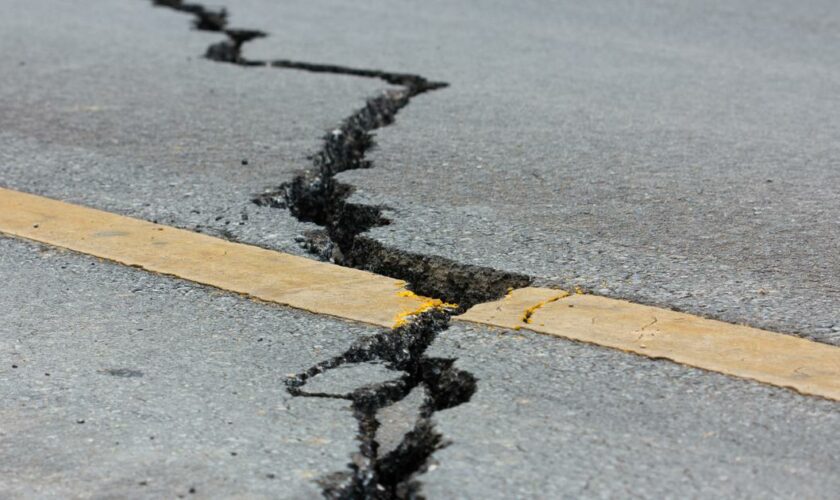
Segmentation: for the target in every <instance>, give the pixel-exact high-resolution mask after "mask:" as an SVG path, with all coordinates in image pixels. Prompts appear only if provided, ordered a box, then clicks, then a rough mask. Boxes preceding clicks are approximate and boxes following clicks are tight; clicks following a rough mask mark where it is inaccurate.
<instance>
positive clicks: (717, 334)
mask: <svg viewBox="0 0 840 500" xmlns="http://www.w3.org/2000/svg"><path fill="white" fill-rule="evenodd" d="M558 292H561V291H559V290H552V289H547V288H522V289H519V290H514V291H513V292H511V293H509V294H508V296H507V297H505V298H503V299H501V300H499V301H496V302H488V303H485V304H479V305H477V306H474V307H473V308H472V309H470V310H469V311H467V312H466V313H465V314H462V315H461V316H457V317H456V318H455V319H457V320H461V321H469V322H474V323H483V324H487V325H492V326H499V327H505V328H515V329H519V328H527V329H529V330H533V331H536V332H540V333H545V334H549V335H555V336H558V337H564V338H568V339H573V340H579V341H583V342H589V343H592V344H598V345H601V346H606V347H612V348H615V349H620V350H622V351H627V352H632V353H636V354H641V355H643V356H648V357H651V358H666V359H670V360H672V361H676V362H678V363H683V364H686V365H690V366H696V367H698V368H704V369H706V370H712V371H716V372H720V373H725V374H728V375H734V376H737V377H742V378H747V379H752V380H757V381H760V382H764V383H767V384H772V385H776V386H781V387H788V388H791V389H794V390H796V391H799V392H801V393H803V394H811V395H815V396H822V397H824V398H828V399H834V400H838V401H840V348H838V347H835V346H830V345H826V344H821V343H818V342H813V341H810V340H805V339H802V338H799V337H794V336H791V335H783V334H779V333H773V332H768V331H765V330H759V329H757V328H750V327H748V326H741V325H733V324H730V323H724V322H721V321H715V320H711V319H706V318H701V317H698V316H693V315H690V314H685V313H679V312H675V311H669V310H666V309H660V308H657V307H650V306H643V305H640V304H634V303H631V302H627V301H624V300H616V299H608V298H605V297H598V296H595V295H580V294H563V293H561V295H562V296H558ZM558 297H559V298H558ZM536 305H539V307H534V306H536ZM532 308H533V309H532ZM526 311H531V313H530V315H529V316H528V318H527V319H528V321H527V322H526V321H525V320H524V318H525V316H524V314H525V312H526Z"/></svg>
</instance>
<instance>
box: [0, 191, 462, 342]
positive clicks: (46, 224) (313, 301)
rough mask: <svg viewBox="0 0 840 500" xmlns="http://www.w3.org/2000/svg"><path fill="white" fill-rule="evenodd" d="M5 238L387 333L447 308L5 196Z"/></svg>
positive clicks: (308, 265) (85, 211) (269, 257)
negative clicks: (384, 329) (431, 311)
mask: <svg viewBox="0 0 840 500" xmlns="http://www.w3.org/2000/svg"><path fill="white" fill-rule="evenodd" d="M0 233H5V234H8V235H12V236H17V237H20V238H26V239H29V240H34V241H39V242H41V243H47V244H50V245H55V246H58V247H63V248H68V249H70V250H75V251H77V252H81V253H86V254H89V255H95V256H97V257H102V258H103V259H108V260H112V261H115V262H119V263H121V264H126V265H129V266H134V267H139V268H142V269H146V270H148V271H153V272H156V273H161V274H168V275H173V276H177V277H179V278H184V279H187V280H190V281H195V282H198V283H203V284H205V285H211V286H214V287H218V288H222V289H225V290H230V291H233V292H237V293H241V294H244V295H248V296H251V297H255V298H257V299H261V300H265V301H268V302H276V303H278V304H283V305H288V306H291V307H295V308H298V309H305V310H307V311H311V312H315V313H321V314H329V315H332V316H339V317H342V318H346V319H352V320H356V321H362V322H365V323H370V324H374V325H381V326H385V327H391V326H394V324H395V323H397V322H402V321H404V320H405V318H406V317H407V316H409V315H411V314H416V313H417V312H418V311H423V310H428V309H429V308H432V307H445V306H447V305H446V304H443V303H441V302H440V301H436V299H431V298H428V297H421V296H418V295H414V294H413V293H405V292H407V290H405V286H404V285H405V283H404V282H402V281H399V280H395V279H391V278H387V277H385V276H379V275H376V274H372V273H368V272H365V271H359V270H356V269H350V268H346V267H341V266H336V265H333V264H327V263H324V262H317V261H314V260H311V259H306V258H303V257H296V256H294V255H289V254H284V253H280V252H274V251H270V250H265V249H262V248H258V247H255V246H250V245H243V244H239V243H232V242H229V241H225V240H222V239H219V238H213V237H210V236H206V235H203V234H199V233H195V232H192V231H185V230H183V229H176V228H172V227H168V226H162V225H159V224H153V223H150V222H146V221H142V220H138V219H133V218H130V217H124V216H121V215H116V214H112V213H108V212H103V211H101V210H94V209H91V208H86V207H80V206H78V205H71V204H68V203H63V202H60V201H56V200H51V199H49V198H43V197H41V196H35V195H31V194H25V193H20V192H17V191H12V190H8V189H2V188H0Z"/></svg>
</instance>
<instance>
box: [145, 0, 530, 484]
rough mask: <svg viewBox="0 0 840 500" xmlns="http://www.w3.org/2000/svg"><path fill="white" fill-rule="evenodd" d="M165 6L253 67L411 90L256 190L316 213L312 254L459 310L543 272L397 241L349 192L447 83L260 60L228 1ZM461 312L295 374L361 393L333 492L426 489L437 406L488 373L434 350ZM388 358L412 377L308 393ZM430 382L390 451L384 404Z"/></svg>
mask: <svg viewBox="0 0 840 500" xmlns="http://www.w3.org/2000/svg"><path fill="white" fill-rule="evenodd" d="M151 1H152V4H153V5H156V6H161V7H168V8H171V9H174V10H177V11H181V12H185V13H188V14H192V15H193V16H194V20H193V25H194V27H195V28H196V29H198V30H203V31H212V32H218V33H223V34H225V35H226V37H227V38H226V39H225V40H223V41H221V42H217V43H214V44H212V45H210V46H209V47H208V48H207V51H206V53H205V57H206V58H208V59H210V60H213V61H216V62H223V63H231V64H236V65H239V66H242V67H272V68H280V69H294V70H303V71H309V72H316V73H330V74H340V75H351V76H359V77H367V78H377V79H380V80H383V81H384V82H386V83H388V84H390V85H394V86H398V87H401V88H396V89H395V88H389V89H386V90H384V91H383V92H382V93H381V94H380V95H378V96H375V97H372V98H369V99H368V100H367V102H366V104H365V107H363V108H362V109H360V110H358V111H356V112H354V113H353V114H352V115H350V116H349V117H348V118H346V119H345V120H343V121H342V123H341V124H340V126H339V127H338V128H336V129H335V130H333V131H332V132H330V133H329V134H327V136H326V137H325V138H324V143H323V146H322V148H321V150H320V151H318V152H317V153H316V154H315V155H314V156H313V158H312V168H310V169H309V170H307V171H305V172H304V173H302V174H300V175H298V176H296V177H295V178H294V179H293V180H292V181H290V182H286V183H283V184H281V185H280V186H279V187H278V188H276V189H273V190H271V191H268V192H266V193H263V194H260V195H258V196H256V197H255V198H254V199H253V200H252V201H253V202H254V203H256V204H259V205H262V206H271V207H276V208H286V209H288V210H289V211H290V212H291V214H292V215H294V216H295V217H296V218H297V219H299V220H301V221H306V222H314V223H315V224H318V225H320V226H322V227H323V228H324V229H323V230H321V231H317V232H311V233H310V234H308V235H307V236H306V237H304V238H303V241H301V243H303V244H304V246H305V248H307V249H308V250H310V252H311V253H313V254H315V255H318V256H319V257H321V258H322V259H323V260H330V261H332V262H334V263H336V264H339V265H343V266H347V267H354V268H358V269H364V270H368V271H371V272H375V273H378V274H383V275H386V276H390V277H393V278H397V279H401V280H404V281H406V282H407V283H408V288H409V289H411V290H412V291H413V292H415V293H418V294H421V295H426V296H431V297H439V298H442V299H444V300H445V301H446V302H453V303H457V304H459V306H460V309H459V310H465V309H467V308H469V307H471V306H472V305H474V304H477V303H480V302H486V301H489V300H493V299H496V298H498V297H501V296H502V295H504V294H505V293H506V292H507V291H508V290H510V289H512V288H520V287H524V286H527V285H529V284H530V283H531V278H530V277H528V276H525V275H521V274H515V273H509V272H504V271H499V270H495V269H492V268H487V267H480V266H474V265H468V264H460V263H457V262H455V261H452V260H449V259H445V258H443V257H440V256H435V255H423V254H416V253H411V252H406V251H403V250H399V249H395V248H390V247H387V246H385V245H383V244H381V243H379V242H377V241H375V240H373V239H371V238H367V237H364V236H362V234H363V233H364V232H366V231H368V230H369V229H371V228H373V227H377V226H382V225H386V224H389V223H390V221H389V220H388V219H387V218H385V217H384V216H383V214H382V211H383V207H378V206H370V205H362V204H356V203H350V202H348V198H349V196H350V195H351V193H352V192H353V188H352V187H351V186H349V185H347V184H344V183H341V182H339V181H338V180H337V179H336V175H337V174H339V173H341V172H344V171H347V170H355V169H364V168H370V167H371V166H372V165H371V162H370V160H367V159H366V158H365V155H366V153H367V152H368V151H369V150H370V149H371V148H372V147H373V146H374V139H373V134H372V132H373V131H374V130H376V129H378V128H381V127H385V126H388V125H390V124H392V123H393V122H394V119H395V116H396V114H397V113H398V112H399V111H400V110H401V109H402V108H404V107H405V106H407V105H408V104H409V102H410V101H411V99H412V98H414V97H416V96H418V95H420V94H423V93H426V92H430V91H433V90H437V89H441V88H444V87H446V86H447V84H446V83H443V82H434V81H429V80H427V79H426V78H424V77H422V76H419V75H414V74H408V73H393V72H386V71H380V70H371V69H359V68H350V67H345V66H338V65H329V64H315V63H308V62H300V61H290V60H286V59H277V60H269V61H261V60H251V59H247V58H245V57H244V56H243V55H242V46H243V45H244V44H245V43H246V42H248V41H251V40H254V39H256V38H261V37H265V36H267V34H266V33H264V32H262V31H258V30H248V29H230V28H228V22H227V10H226V9H224V8H221V9H218V10H213V9H208V8H207V7H205V6H204V5H201V4H196V3H189V2H184V1H182V0H151ZM451 314H452V310H447V309H445V308H436V309H433V310H431V311H427V312H423V313H421V314H418V315H416V316H414V317H413V318H410V321H408V322H405V323H404V324H402V325H401V326H398V327H395V328H393V329H391V330H386V331H383V332H380V333H379V334H377V335H374V336H373V337H370V338H366V339H363V340H360V341H358V342H355V343H354V344H353V345H352V346H351V347H350V348H349V349H348V350H347V351H346V352H345V353H344V354H342V355H341V356H338V357H336V358H333V359H330V360H326V361H323V362H321V363H318V364H317V365H315V366H313V367H311V368H310V369H309V370H307V371H305V372H303V373H300V374H298V375H296V376H294V377H292V378H290V379H289V380H288V381H287V390H288V391H289V393H290V394H292V395H293V396H298V397H321V398H336V397H340V398H343V399H349V400H350V401H351V404H352V408H353V413H354V416H355V418H356V420H357V422H358V426H359V428H358V440H359V443H360V444H359V451H358V452H357V453H356V454H355V456H354V457H353V460H352V462H351V463H350V464H349V471H345V472H337V473H334V474H331V475H330V476H329V477H325V478H322V479H321V480H320V484H321V486H322V488H323V492H324V495H325V496H326V497H328V498H347V499H355V498H370V499H391V498H422V496H421V495H420V483H419V481H418V480H417V476H418V475H419V474H421V473H423V472H424V471H425V470H426V468H427V467H428V465H429V462H430V459H431V456H432V454H433V453H434V452H435V451H436V450H437V449H439V448H441V447H443V446H445V441H444V438H443V436H442V435H441V434H440V433H439V432H438V431H437V430H436V429H435V424H434V422H433V421H432V416H433V414H434V413H435V412H437V411H440V410H444V409H447V408H452V407H454V406H458V405H460V404H462V403H465V402H467V401H469V399H470V398H471V397H472V395H473V393H474V392H475V390H476V379H475V377H474V376H473V375H471V374H470V373H468V372H465V371H462V370H458V369H457V368H455V367H454V366H453V365H454V363H455V361H456V360H455V359H446V358H431V357H428V356H426V355H425V351H426V349H427V348H428V347H429V346H430V345H431V343H432V342H433V341H434V339H435V337H436V336H437V334H438V333H440V332H441V331H443V330H445V329H446V328H447V327H448V325H449V318H450V315H451ZM371 361H378V362H382V363H384V364H385V366H386V367H388V368H389V369H391V370H394V371H398V372H402V373H403V375H402V376H401V377H400V378H398V379H396V380H393V381H388V382H383V383H379V384H373V385H368V386H364V387H361V388H359V389H357V390H355V391H354V392H352V393H351V394H350V395H347V396H340V395H332V394H327V393H307V392H306V391H304V390H303V389H302V387H303V386H304V385H305V384H306V382H307V380H309V379H310V378H312V377H313V376H315V375H318V374H320V373H324V372H326V371H328V370H331V369H333V368H337V367H339V366H342V365H347V364H354V363H366V362H371ZM418 387H422V388H423V389H424V392H425V398H424V403H423V404H422V406H421V408H420V410H419V415H418V416H417V419H416V421H415V423H414V426H413V428H412V430H410V431H409V432H407V433H406V434H405V435H404V436H403V437H402V440H401V441H400V443H399V444H398V445H397V446H396V448H394V449H392V450H391V451H389V452H388V453H386V454H385V455H384V456H380V454H379V443H378V442H377V440H376V431H377V429H378V428H379V427H380V423H379V421H378V420H377V418H376V417H377V412H378V411H379V410H381V409H383V408H386V407H389V406H391V405H394V404H395V403H398V402H400V401H402V400H403V399H405V398H406V397H407V396H408V395H409V394H410V393H411V392H412V390H413V389H415V388H418Z"/></svg>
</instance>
